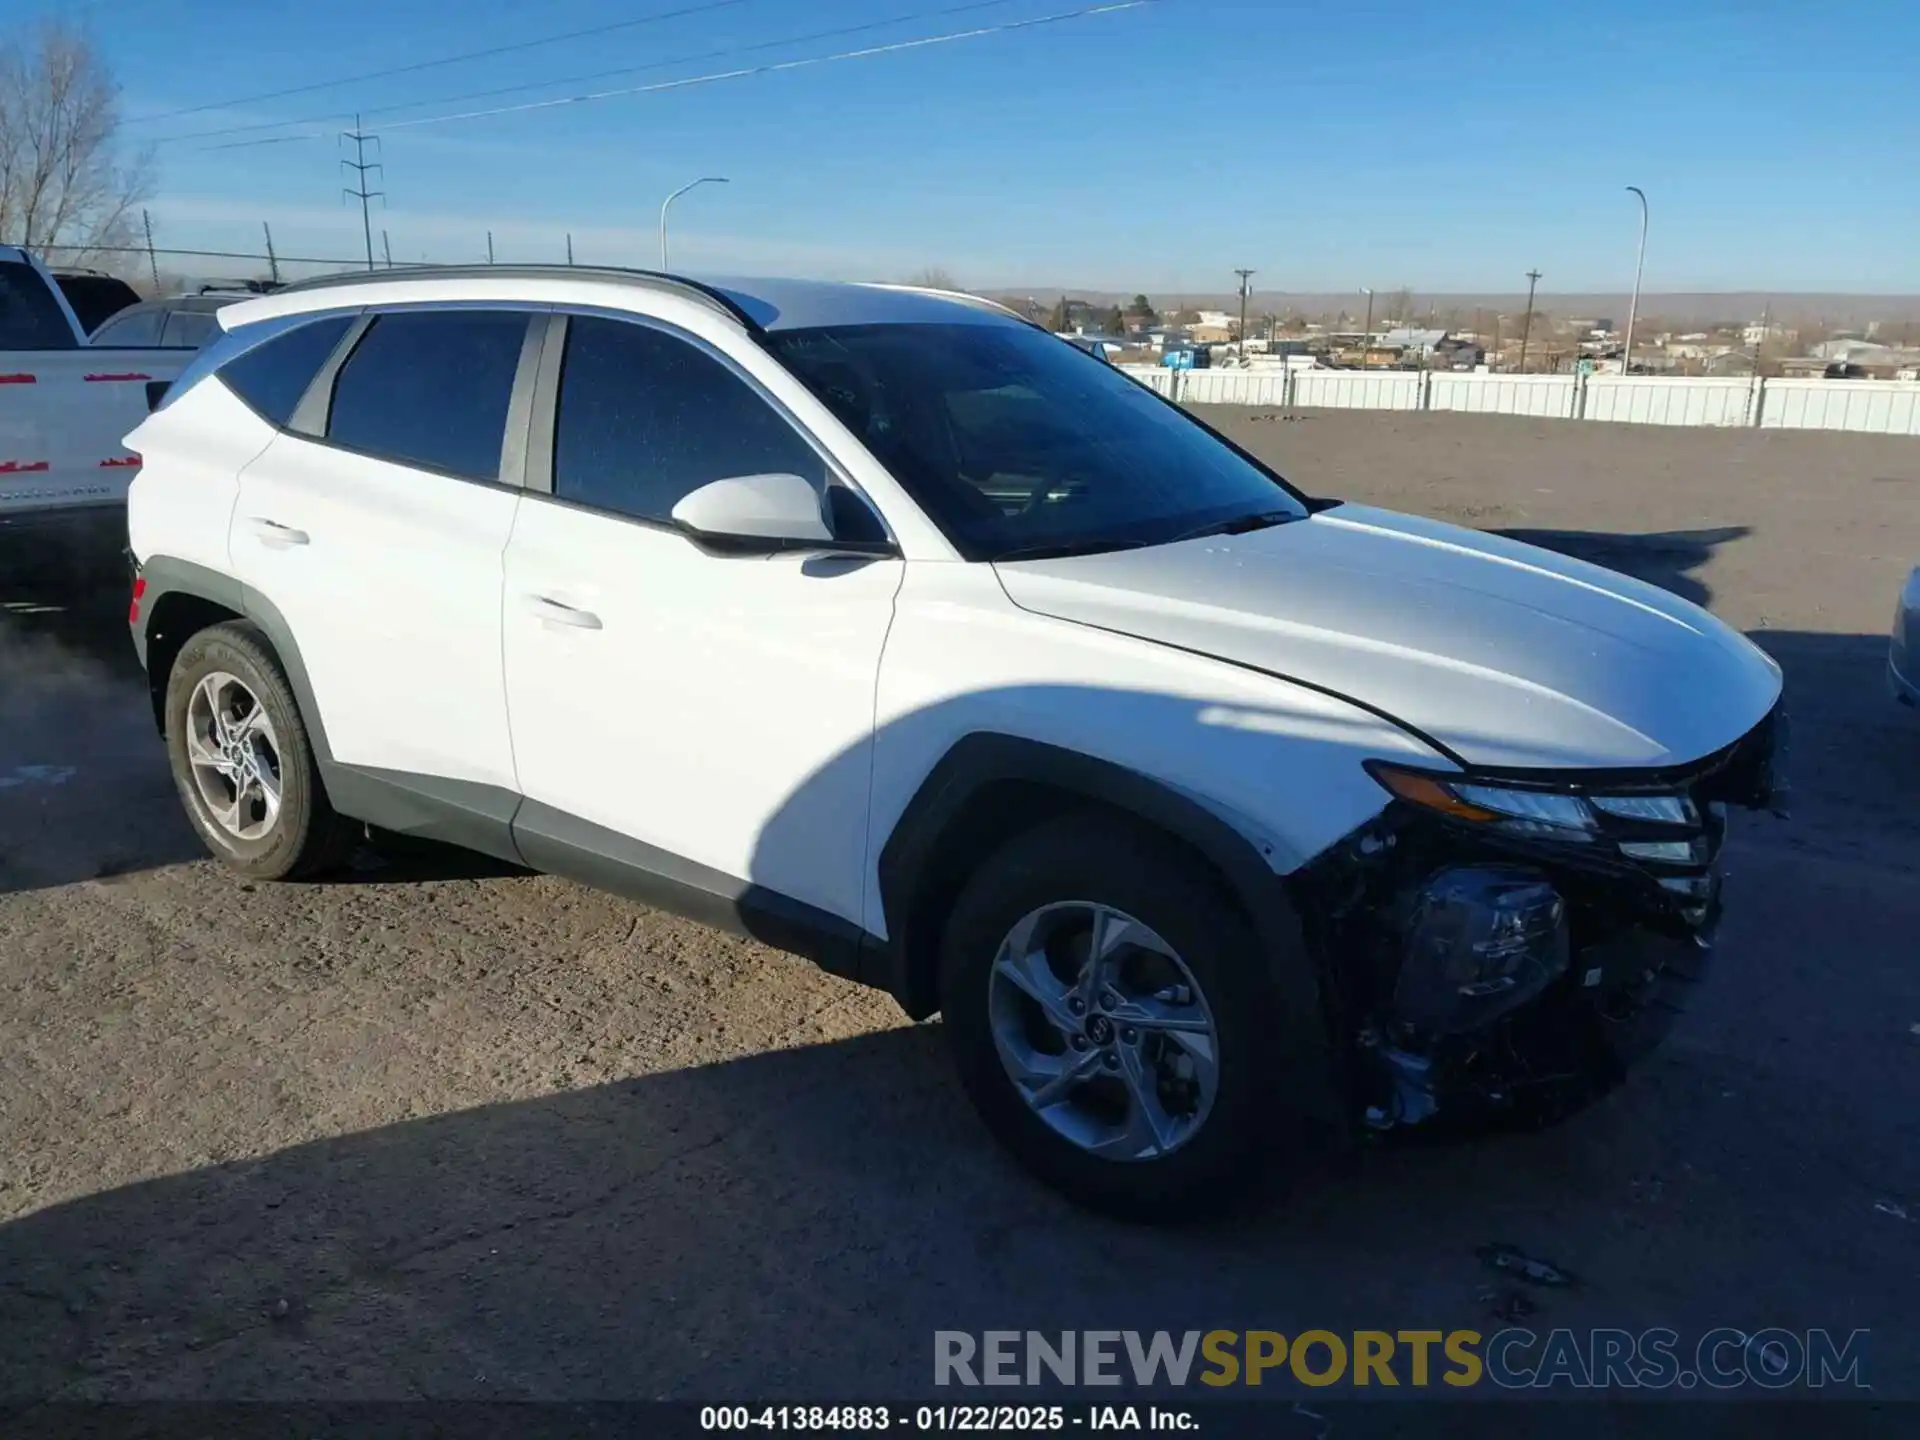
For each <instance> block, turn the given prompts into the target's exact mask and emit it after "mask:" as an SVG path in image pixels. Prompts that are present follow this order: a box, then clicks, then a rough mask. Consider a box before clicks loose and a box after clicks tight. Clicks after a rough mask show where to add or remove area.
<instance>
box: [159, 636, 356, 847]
mask: <svg viewBox="0 0 1920 1440" xmlns="http://www.w3.org/2000/svg"><path fill="white" fill-rule="evenodd" d="M166 728H167V759H168V761H169V762H170V763H171V765H172V768H173V782H174V786H175V788H176V789H177V790H178V791H179V792H180V803H181V804H182V805H184V806H185V807H186V811H187V816H188V818H189V819H191V820H192V821H193V826H194V829H196V830H198V831H199V832H200V838H201V840H202V841H203V842H204V843H205V844H206V847H207V849H208V850H209V851H210V852H212V854H213V855H214V857H215V858H216V859H218V860H222V861H224V862H226V864H228V865H229V866H231V867H232V868H233V869H235V870H238V871H239V872H240V873H241V874H243V875H247V876H250V877H251V878H253V879H256V880H282V879H288V878H293V877H298V876H304V875H315V874H318V873H320V872H322V871H325V870H328V869H331V868H333V867H335V866H337V865H339V864H340V863H341V862H342V861H344V860H345V859H346V857H347V854H348V852H349V851H350V850H351V849H352V847H353V844H354V842H355V840H356V839H357V838H358V834H359V827H358V826H357V825H355V824H354V822H352V821H350V820H347V819H346V818H345V817H343V816H341V815H339V814H337V813H335V811H334V808H333V806H332V804H331V803H330V802H329V801H328V799H327V791H326V786H325V785H324V784H323V783H322V782H321V779H320V771H319V767H318V765H317V764H316V763H315V760H314V754H313V743H312V740H311V739H310V738H309V736H308V734H307V727H306V722H305V721H304V719H303V718H302V717H301V714H300V706H299V703H298V702H297V701H296V700H295V699H294V695H293V687H292V686H291V685H290V684H289V683H288V681H287V675H286V671H285V670H284V669H283V668H282V667H281V665H280V661H279V659H278V657H276V656H275V655H274V653H273V649H272V647H271V646H269V645H268V643H267V641H266V637H265V636H263V635H262V634H261V633H260V631H259V630H257V629H256V628H255V627H254V626H252V625H250V624H248V623H247V622H245V621H241V620H236V621H229V622H226V623H224V624H220V625H214V626H210V627H209V628H207V629H205V630H202V631H200V632H199V633H198V634H196V635H194V636H193V637H192V638H191V639H189V640H188V641H187V643H186V644H185V645H183V646H182V647H181V649H180V653H179V655H178V656H176V657H175V659H174V662H173V669H172V671H171V673H170V674H169V675H168V677H167V695H166Z"/></svg>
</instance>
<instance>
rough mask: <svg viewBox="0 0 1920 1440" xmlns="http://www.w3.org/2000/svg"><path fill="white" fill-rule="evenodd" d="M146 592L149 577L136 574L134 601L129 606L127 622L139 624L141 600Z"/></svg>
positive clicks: (134, 579) (134, 578)
mask: <svg viewBox="0 0 1920 1440" xmlns="http://www.w3.org/2000/svg"><path fill="white" fill-rule="evenodd" d="M146 593H147V577H146V576H144V575H136V576H134V577H133V601H132V603H131V604H129V605H128V606H127V623H128V624H129V625H138V624H139V623H140V601H141V600H142V599H143V598H144V597H145V595H146Z"/></svg>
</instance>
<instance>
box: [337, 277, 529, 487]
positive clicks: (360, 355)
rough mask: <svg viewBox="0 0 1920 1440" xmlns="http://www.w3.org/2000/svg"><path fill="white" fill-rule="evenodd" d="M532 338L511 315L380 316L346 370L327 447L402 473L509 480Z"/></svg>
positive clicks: (427, 313)
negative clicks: (504, 470) (404, 469)
mask: <svg viewBox="0 0 1920 1440" xmlns="http://www.w3.org/2000/svg"><path fill="white" fill-rule="evenodd" d="M526 335H527V316H526V315H524V314H519V313H515V312H511V311H488V310H425V311H419V312H416V313H413V314H405V313H403V314H398V315H382V316H380V317H379V318H378V319H376V320H375V321H374V322H373V325H372V327H371V328H370V329H369V330H368V331H367V333H366V334H365V336H363V337H362V338H361V340H360V343H359V344H358V345H356V346H354V349H353V354H352V355H350V356H348V357H347V363H346V364H345V365H343V366H342V367H341V368H340V378H339V379H338V380H336V381H335V382H334V386H333V410H332V413H331V415H330V416H329V418H328V421H327V439H328V440H330V441H333V442H334V443H335V444H338V445H344V446H347V447H348V448H350V449H353V450H358V451H361V452H362V453H364V454H367V455H373V456H376V457H378V458H379V459H382V460H392V461H394V462H396V463H397V464H401V465H419V466H423V467H425V468H427V469H431V470H440V471H443V472H445V473H446V474H449V475H458V476H462V477H464V478H466V479H471V480H497V479H499V477H500V442H501V441H502V439H504V438H505V436H506V430H507V402H508V400H509V399H510V398H511V396H512V394H513V380H514V375H515V373H516V372H517V370H518V369H519V365H520V347H521V345H522V343H523V342H524V341H525V339H526Z"/></svg>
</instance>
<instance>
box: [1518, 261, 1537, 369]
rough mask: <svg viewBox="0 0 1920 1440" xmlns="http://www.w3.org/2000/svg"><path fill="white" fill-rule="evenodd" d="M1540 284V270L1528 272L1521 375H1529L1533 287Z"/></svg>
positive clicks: (1522, 334)
mask: <svg viewBox="0 0 1920 1440" xmlns="http://www.w3.org/2000/svg"><path fill="white" fill-rule="evenodd" d="M1539 283H1540V272H1539V271H1538V270H1529V271H1527V318H1526V319H1525V320H1524V321H1522V322H1521V330H1520V373H1521V374H1522V375H1524V374H1526V373H1527V341H1528V340H1529V339H1530V338H1531V337H1532V335H1533V287H1534V286H1536V285H1538V284H1539Z"/></svg>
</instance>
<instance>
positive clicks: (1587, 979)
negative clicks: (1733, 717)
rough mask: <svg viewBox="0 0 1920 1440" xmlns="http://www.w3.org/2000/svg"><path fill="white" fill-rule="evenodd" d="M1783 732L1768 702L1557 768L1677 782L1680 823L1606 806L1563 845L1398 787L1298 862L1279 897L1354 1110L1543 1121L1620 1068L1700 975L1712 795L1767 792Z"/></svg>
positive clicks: (1716, 872) (1722, 832) (1711, 932)
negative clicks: (1497, 831)
mask: <svg viewBox="0 0 1920 1440" xmlns="http://www.w3.org/2000/svg"><path fill="white" fill-rule="evenodd" d="M1785 738H1786V727H1785V720H1784V717H1783V716H1781V715H1780V714H1779V713H1778V712H1777V711H1776V712H1775V713H1774V714H1770V715H1769V716H1768V717H1767V718H1766V719H1765V720H1764V721H1762V723H1761V724H1760V725H1759V726H1757V727H1756V728H1755V730H1754V731H1753V732H1751V733H1750V734H1749V735H1747V736H1744V737H1742V738H1741V740H1740V741H1738V742H1736V743H1735V744H1733V745H1731V746H1728V747H1727V748H1726V749H1725V750H1723V751H1721V752H1719V753H1718V754H1716V755H1713V756H1710V757H1708V758H1707V759H1705V760H1703V761H1700V762H1698V763H1697V764H1696V765H1693V766H1686V767H1679V768H1677V769H1675V770H1670V771H1666V772H1661V773H1652V772H1647V773H1643V774H1640V775H1636V776H1633V777H1626V778H1623V777H1619V776H1595V777H1587V778H1586V779H1585V780H1583V779H1582V778H1581V777H1570V778H1569V779H1568V782H1567V784H1568V788H1569V790H1570V791H1571V792H1572V793H1581V791H1582V789H1583V786H1584V788H1585V790H1586V792H1587V793H1592V794H1595V795H1608V796H1617V795H1620V794H1621V793H1623V792H1626V793H1632V792H1634V791H1636V790H1637V791H1639V792H1640V793H1645V794H1649V795H1655V794H1657V795H1669V796H1670V795H1681V796H1685V797H1686V798H1687V800H1688V801H1689V802H1691V803H1690V806H1689V813H1690V814H1691V815H1693V816H1694V817H1695V818H1694V820H1692V821H1689V822H1688V823H1687V824H1685V825H1682V824H1679V823H1675V822H1666V823H1662V824H1658V825H1655V824H1650V823H1648V822H1645V821H1644V820H1640V819H1626V818H1615V817H1608V816H1602V817H1601V818H1600V822H1599V833H1598V836H1597V838H1595V839H1592V840H1589V841H1587V842H1585V843H1581V844H1570V843H1566V842H1564V841H1553V840H1547V839H1538V838H1515V837H1511V836H1506V837H1496V836H1491V835H1489V834H1487V833H1485V830H1484V828H1481V829H1476V828H1475V827H1473V826H1471V825H1467V824H1464V823H1460V822H1455V821H1450V820H1448V819H1446V818H1443V817H1440V816H1437V815H1435V814H1434V813H1433V812H1431V811H1428V810H1423V809H1419V808H1416V807H1414V806H1411V805H1408V804H1405V803H1403V802H1400V801H1396V802H1395V803H1394V804H1393V805H1390V806H1389V807H1388V808H1387V809H1386V810H1385V811H1383V812H1382V813H1381V814H1380V815H1379V816H1377V817H1376V818H1375V819H1374V820H1373V821H1372V822H1370V823H1369V824H1368V825H1366V826H1363V827H1362V828H1361V829H1360V830H1359V831H1356V832H1355V833H1354V834H1353V835H1351V836H1349V837H1348V838H1347V839H1346V840H1345V841H1344V842H1342V843H1341V844H1340V845H1338V846H1335V847H1334V848H1333V849H1332V850H1330V851H1329V852H1328V853H1327V854H1326V855H1324V856H1322V857H1321V859H1320V860H1319V861H1317V862H1315V864H1314V865H1313V866H1310V867H1308V869H1307V870H1306V871H1305V872H1303V873H1302V874H1301V875H1300V876H1299V877H1297V879H1296V882H1295V888H1296V895H1295V898H1296V901H1297V902H1298V904H1299V906H1300V909H1301V911H1302V913H1303V915H1304V916H1306V917H1307V923H1308V927H1309V931H1310V934H1311V935H1312V937H1313V941H1314V944H1315V948H1316V949H1317V951H1318V953H1319V954H1320V955H1321V956H1322V957H1323V964H1322V967H1321V968H1322V972H1323V978H1324V981H1325V983H1326V986H1327V990H1328V993H1329V1003H1330V1009H1331V1011H1332V1020H1333V1025H1334V1029H1335V1033H1336V1035H1338V1036H1340V1037H1341V1039H1342V1040H1343V1041H1344V1042H1345V1046H1346V1053H1347V1054H1348V1055H1349V1056H1350V1058H1351V1062H1352V1064H1351V1075H1352V1086H1351V1089H1352V1092H1353V1096H1352V1098H1353V1105H1354V1110H1355V1112H1356V1115H1357V1118H1359V1119H1360V1120H1361V1121H1362V1122H1363V1123H1364V1124H1366V1125H1368V1126H1370V1127H1372V1128H1375V1129H1382V1130H1386V1129H1396V1128H1401V1127H1407V1126H1416V1125H1417V1126H1421V1127H1423V1128H1445V1127H1451V1126H1452V1125H1454V1124H1456V1123H1460V1122H1465V1123H1468V1124H1479V1123H1484V1122H1486V1121H1487V1120H1489V1119H1492V1118H1494V1117H1508V1118H1510V1119H1515V1120H1528V1121H1544V1120H1550V1119H1553V1118H1556V1117H1558V1116H1559V1115H1562V1114H1565V1113H1567V1112H1568V1111H1570V1110H1572V1109H1576V1108H1578V1107H1579V1106H1580V1105H1582V1104H1584V1103H1586V1102H1587V1101H1589V1100H1591V1099H1592V1098H1594V1097H1595V1096H1597V1095H1599V1094H1601V1093H1604V1092H1605V1091H1606V1090H1607V1089H1609V1088H1611V1087H1612V1086H1613V1085H1614V1084H1616V1083H1617V1082H1618V1081H1619V1080H1620V1078H1621V1077H1622V1076H1623V1075H1624V1074H1625V1073H1626V1071H1627V1069H1628V1068H1629V1067H1630V1066H1631V1065H1632V1064H1633V1063H1634V1062H1635V1061H1636V1060H1638V1059H1639V1058H1641V1057H1642V1056H1644V1055H1645V1054H1646V1053H1647V1052H1648V1051H1649V1050H1650V1049H1652V1048H1653V1047H1654V1046H1655V1045H1657V1044H1658V1043H1659V1041H1660V1040H1661V1038H1662V1037H1663V1036H1664V1035H1665V1033H1666V1032H1667V1030H1668V1029H1669V1028H1670V1027H1671V1025H1672V1023H1673V1021H1674V1019H1675V1017H1676V1016H1677V1015H1678V1014H1679V1013H1680V1012H1681V1011H1683V1010H1684V1009H1685V1008H1686V1005H1687V1000H1688V997H1689V995H1690V993H1691V992H1692V991H1693V990H1694V988H1695V987H1697V986H1698V984H1699V982H1700V981H1701V980H1702V979H1703V978H1704V976H1705V973H1706V970H1707V967H1708V964H1709V962H1710V959H1711V956H1712V951H1713V945H1714V939H1715V935H1716V933H1717V930H1718V927H1719V921H1720V914H1721V908H1722V883H1723V880H1722V866H1721V856H1722V849H1723V846H1724V843H1725V837H1726V824H1727V822H1726V814H1727V808H1728V807H1729V806H1730V805H1732V806H1747V807H1755V808H1761V807H1765V808H1773V809H1775V810H1778V809H1779V808H1780V807H1781V806H1782V804H1783V803H1784V797H1785V785H1784V779H1783V769H1782V765H1783V757H1784V750H1785ZM1649 842H1657V843H1649ZM1475 967H1478V968H1475Z"/></svg>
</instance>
